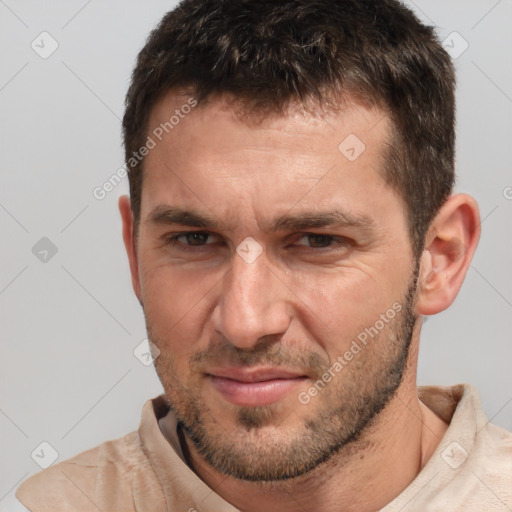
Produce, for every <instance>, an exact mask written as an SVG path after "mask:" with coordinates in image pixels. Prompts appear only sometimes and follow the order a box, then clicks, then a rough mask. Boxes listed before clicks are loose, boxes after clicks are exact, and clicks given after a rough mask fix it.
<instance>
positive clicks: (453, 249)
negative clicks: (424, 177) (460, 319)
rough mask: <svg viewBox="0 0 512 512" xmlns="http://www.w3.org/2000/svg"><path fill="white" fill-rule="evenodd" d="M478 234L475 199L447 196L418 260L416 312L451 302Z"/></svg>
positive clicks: (438, 309)
mask: <svg viewBox="0 0 512 512" xmlns="http://www.w3.org/2000/svg"><path fill="white" fill-rule="evenodd" d="M479 238H480V217H479V211H478V206H477V204H476V201H475V200H474V199H473V198H472V197H470V196H468V195H466V194H458V195H455V196H452V197H450V198H449V199H448V200H447V201H446V202H445V203H444V205H443V206H442V207H441V209H440V210H439V212H438V214H437V215H436V217H435V219H434V220H433V222H432V224H431V226H430V229H429V231H428V234H427V236H426V239H425V249H424V251H423V254H422V255H421V260H420V274H419V281H418V296H417V302H416V309H417V312H418V314H422V315H434V314H436V313H439V312H441V311H443V310H445V309H446V308H447V307H449V306H450V304H452V302H453V301H454V300H455V297H456V296H457V293H458V292H459V290H460V287H461V286H462V282H463V281H464V277H465V275H466V272H467V270H468V268H469V265H470V264H471V259H472V258H473V254H474V252H475V249H476V246H477V244H478V240H479Z"/></svg>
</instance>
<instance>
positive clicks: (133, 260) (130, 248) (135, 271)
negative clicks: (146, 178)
mask: <svg viewBox="0 0 512 512" xmlns="http://www.w3.org/2000/svg"><path fill="white" fill-rule="evenodd" d="M118 204H119V212H120V213H121V220H122V222H123V240H124V246H125V248H126V254H127V255H128V261H129V263H130V273H131V275H132V286H133V291H134V292H135V295H136V296H137V299H139V302H140V303H141V305H142V294H141V288H140V277H139V261H138V257H137V242H136V237H135V223H134V219H133V213H132V208H131V202H130V198H129V197H128V196H121V197H120V198H119V203H118Z"/></svg>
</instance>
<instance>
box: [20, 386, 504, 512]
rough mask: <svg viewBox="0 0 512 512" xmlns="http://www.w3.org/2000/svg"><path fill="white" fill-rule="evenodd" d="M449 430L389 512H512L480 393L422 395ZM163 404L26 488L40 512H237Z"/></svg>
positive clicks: (28, 501) (499, 446) (496, 436)
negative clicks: (190, 459)
mask: <svg viewBox="0 0 512 512" xmlns="http://www.w3.org/2000/svg"><path fill="white" fill-rule="evenodd" d="M418 394H419V397H420V399H421V401H422V402H423V403H424V404H425V405H427V407H429V408H430V409H431V410H432V411H433V412H434V413H436V414H437V415H438V416H439V417H440V418H441V419H443V420H444V421H445V422H446V423H449V427H448V430H447V431H446V434H445V436H444V437H443V439H442V440H441V442H440V444H439V446H438V447H437V449H436V450H435V452H434V454H433V456H432V457H431V458H430V460H429V461H428V462H427V464H426V465H425V467H424V468H423V469H422V471H421V472H420V473H419V474H418V475H417V477H416V478H415V479H414V480H413V482H412V483H411V484H410V485H409V486H408V487H407V488H406V489H405V490H404V491H403V492H402V493H401V494H400V495H399V496H397V497H396V498H395V499H394V500H393V501H392V502H391V503H389V504H388V505H387V506H386V507H384V509H382V511H384V512H398V511H401V512H406V511H414V512H418V511H421V512H423V511H427V512H430V511H432V512H433V511H443V512H446V511H452V510H453V511H464V512H471V511H477V510H478V511H482V510H489V511H501V510H503V511H507V510H512V433H509V432H507V431H506V430H504V429H502V428H500V427H497V426H495V425H492V424H490V423H489V422H488V421H487V419H486V417H485V415H484V413H483V411H482V408H481V404H480V400H479V398H478V395H477V392H476V390H475V389H474V388H472V387H471V386H469V385H467V384H463V385H457V386H453V387H450V388H440V387H430V386H429V387H420V388H418ZM167 414H169V415H170V414H172V413H170V412H169V411H168V408H167V406H166V403H165V400H164V398H163V396H159V397H157V398H155V399H153V400H149V401H148V402H146V404H145V405H144V408H143V411H142V418H141V423H140V427H139V430H138V431H137V432H132V433H131V434H128V435H126V436H124V437H122V438H120V439H117V440H115V441H109V442H106V443H104V444H102V445H100V446H98V447H96V448H93V449H92V450H89V451H86V452H84V453H82V454H80V455H77V456H75V457H73V458H71V459H68V460H67V461H64V462H61V463H59V464H57V465H55V466H52V467H50V468H48V469H46V470H44V471H42V472H40V473H38V474H36V475H34V476H33V477H31V478H29V479H28V480H27V481H25V482H24V483H22V484H21V486H20V487H19V488H18V491H17V493H16V496H17V498H18V499H19V500H20V501H21V502H22V503H23V504H24V505H25V506H27V507H28V508H29V510H31V511H33V512H43V511H45V512H46V511H48V512H49V511H51V512H60V511H66V512H89V511H91V512H92V511H94V512H97V511H98V509H100V510H101V511H102V512H143V511H144V512H146V511H147V512H170V511H176V510H180V511H183V512H187V511H189V512H193V511H194V510H196V511H198V512H236V511H237V509H235V508H234V507H233V506H232V505H230V504H229V503H227V502H226V501H224V500H223V499H222V498H221V497H220V496H219V495H217V494H216V493H215V492H214V491H213V490H212V489H210V488H209V487H208V486H207V485H206V484H205V483H204V482H203V481H202V480H201V479H200V478H199V477H198V476H197V475H196V474H195V473H194V472H193V471H192V470H191V469H190V468H189V467H188V466H187V464H186V462H185V458H184V456H183V453H182V451H181V447H180V443H179V439H178V433H177V421H176V418H175V417H174V416H172V418H174V419H173V421H174V424H173V425H172V435H171V436H170V439H169V440H167V439H166V438H165V437H164V435H163V434H162V432H161V430H160V428H159V426H158V420H159V419H160V418H162V417H163V416H165V415H167Z"/></svg>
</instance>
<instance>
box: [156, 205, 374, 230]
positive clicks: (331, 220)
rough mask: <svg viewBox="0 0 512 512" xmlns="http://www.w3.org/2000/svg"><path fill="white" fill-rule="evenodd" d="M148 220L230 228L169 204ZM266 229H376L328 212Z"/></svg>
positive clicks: (365, 220)
mask: <svg viewBox="0 0 512 512" xmlns="http://www.w3.org/2000/svg"><path fill="white" fill-rule="evenodd" d="M148 221H149V222H151V223H153V224H162V225H166V224H178V225H181V226H189V227H194V228H201V229H212V230H218V229H221V228H225V229H229V228H228V227H227V226H225V225H224V224H221V223H220V222H219V221H218V220H216V219H215V218H214V217H212V216H210V215H206V214H203V213H199V212H196V211H193V210H187V209H184V208H178V207H171V206H166V205H160V206H157V207H156V208H155V209H154V210H153V211H152V212H151V213H150V214H149V216H148ZM263 227H264V228H266V230H267V231H268V232H270V233H275V232H277V231H303V230H307V229H312V228H323V227H332V228H335V227H337V228H340V227H358V228H364V229H365V230H368V231H371V230H373V228H375V221H374V220H373V219H371V218H370V217H368V216H366V215H361V214H358V215H356V214H352V213H349V212H341V211H338V210H334V211H329V212H302V213H298V214H297V215H290V214H287V215H283V216H281V217H277V218H276V219H274V220H271V221H267V222H265V224H264V226H263Z"/></svg>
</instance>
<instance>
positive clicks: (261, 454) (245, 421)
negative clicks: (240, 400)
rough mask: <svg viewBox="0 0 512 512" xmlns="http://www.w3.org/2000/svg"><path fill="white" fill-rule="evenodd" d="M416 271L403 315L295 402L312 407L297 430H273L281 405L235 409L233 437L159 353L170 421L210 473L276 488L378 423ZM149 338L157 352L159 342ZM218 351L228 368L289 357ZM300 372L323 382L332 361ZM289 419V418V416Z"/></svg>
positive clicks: (315, 360) (395, 380) (270, 347)
mask: <svg viewBox="0 0 512 512" xmlns="http://www.w3.org/2000/svg"><path fill="white" fill-rule="evenodd" d="M417 278H418V268H416V269H415V271H414V273H413V277H412V279H411V282H410V284H409V287H408V289H407V292H406V293H405V295H404V298H403V299H402V301H401V302H400V303H401V304H402V305H403V308H402V310H401V311H400V313H398V314H397V316H396V317H395V318H394V319H393V320H392V322H390V324H389V325H388V326H387V327H386V329H384V331H383V332H381V333H379V335H378V336H376V337H375V338H374V339H372V340H371V341H370V342H369V343H368V345H367V346H365V347H364V348H363V349H362V350H361V352H360V353H359V354H358V355H357V356H356V358H355V359H354V360H353V361H351V362H350V363H349V364H348V365H347V366H346V367H344V368H343V370H342V371H341V372H340V373H339V374H338V375H336V377H335V378H333V380H332V381H331V382H330V383H329V384H328V385H327V386H326V387H325V388H324V389H322V390H321V391H320V392H319V393H318V395H317V396H316V397H314V400H312V401H311V402H310V403H309V404H308V405H302V404H300V403H299V401H298V400H297V410H299V411H302V410H303V409H302V408H304V407H310V408H311V414H310V415H308V417H307V418H306V419H304V420H302V423H301V424H300V425H298V426H294V427H287V428H286V429H285V428H284V427H283V428H279V427H280V424H281V423H284V422H285V421H286V419H287V418H288V417H289V416H290V413H289V412H286V416H285V417H283V414H284V413H283V408H282V407H281V405H280V404H279V403H278V404H272V405H269V406H263V407H235V406H233V407H232V408H230V410H229V411H227V414H230V415H233V414H234V415H235V418H236V424H235V427H234V429H233V430H232V431H228V430H226V428H225V427H223V426H222V425H221V424H220V423H219V421H218V420H217V417H216V415H215V413H214V412H213V411H212V410H211V409H210V407H208V405H207V404H206V403H204V402H203V401H202V400H201V397H200V396H199V394H198V393H197V392H195V391H194V389H193V388H191V387H188V386H187V385H186V384H184V383H183V382H180V381H178V379H177V378H176V372H175V371H174V365H173V360H172V356H170V355H169V354H167V353H166V351H165V350H162V352H161V354H160V356H159V357H158V358H157V359H156V360H155V367H156V370H157V373H158V375H159V377H160V380H161V382H162V384H163V387H164V391H165V394H166V398H167V401H168V403H169V406H170V407H171V409H172V410H173V411H174V413H175V414H176V417H177V419H178V423H179V426H180V427H181V428H182V429H183V431H184V432H185V434H186V436H187V437H188V439H189V440H190V441H191V443H192V444H193V446H194V448H195V450H196V451H197V453H198V454H199V456H201V457H202V458H203V459H204V460H205V461H206V462H208V464H210V466H212V467H213V468H214V469H216V470H217V471H219V472H220V473H222V474H225V475H228V476H231V477H234V478H237V479H240V480H246V481H252V482H269V481H282V480H287V479H291V478H296V477H299V476H302V475H305V474H307V473H308V472H310V471H312V470H313V469H314V468H316V467H318V466H319V465H320V464H322V463H324V462H326V461H328V460H329V459H331V458H332V457H333V456H334V455H335V454H336V453H338V452H339V451H340V450H341V449H344V448H346V449H349V448H350V447H351V446H354V445H355V443H356V441H358V440H360V438H361V437H362V434H363V433H364V431H365V429H367V428H368V427H369V426H370V425H371V424H372V422H373V421H374V420H375V419H376V418H377V417H378V415H379V413H380V412H381V411H382V410H383V409H384V408H385V406H386V405H387V404H388V403H389V402H390V400H391V399H392V397H393V396H394V394H395V392H396V390H397V389H398V387H399V386H400V383H401V382H402V379H403V376H404V373H405V369H406V365H407V360H408V355H409V349H410V345H411V341H412V335H413V330H414V325H415V322H416V315H415V314H414V301H415V296H416V288H417ZM148 333H149V337H150V339H151V340H152V341H153V343H155V344H156V345H157V346H159V347H161V346H162V345H161V344H160V343H159V340H155V339H154V338H152V337H151V334H152V333H151V329H150V328H149V325H148ZM220 351H221V352H223V353H225V355H226V356H227V357H229V359H230V362H233V361H234V360H236V362H237V363H239V364H256V363H266V364H273V365H276V366H279V365H282V366H284V367H286V366H287V364H290V363H291V362H292V361H290V359H289V357H288V358H287V357H286V356H285V355H283V352H282V351H281V350H280V349H279V347H277V349H276V344H261V345H258V346H257V347H255V348H254V349H250V350H245V349H244V350H241V349H238V348H237V347H234V346H232V345H224V346H223V347H222V349H221V350H220ZM210 358H212V359H213V358H214V359H215V360H216V361H218V360H219V352H216V354H213V349H212V351H205V352H203V353H202V354H198V355H197V356H196V357H194V358H193V359H192V361H191V366H190V367H191V368H193V367H194V365H197V364H199V363H200V362H203V363H204V361H205V360H208V359H210ZM297 358H299V359H301V361H300V362H302V363H303V364H304V366H303V367H309V368H310V369H311V368H313V369H314V370H315V373H316V374H317V375H319V376H321V375H323V374H324V373H325V372H326V371H327V370H328V369H329V367H330V366H331V365H332V362H331V363H329V362H326V361H322V360H321V359H320V358H319V357H318V355H317V354H314V353H311V354H306V355H304V354H302V355H299V356H297V355H295V358H294V360H293V363H294V367H297V362H298V361H297ZM291 415H293V411H292V412H291Z"/></svg>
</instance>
